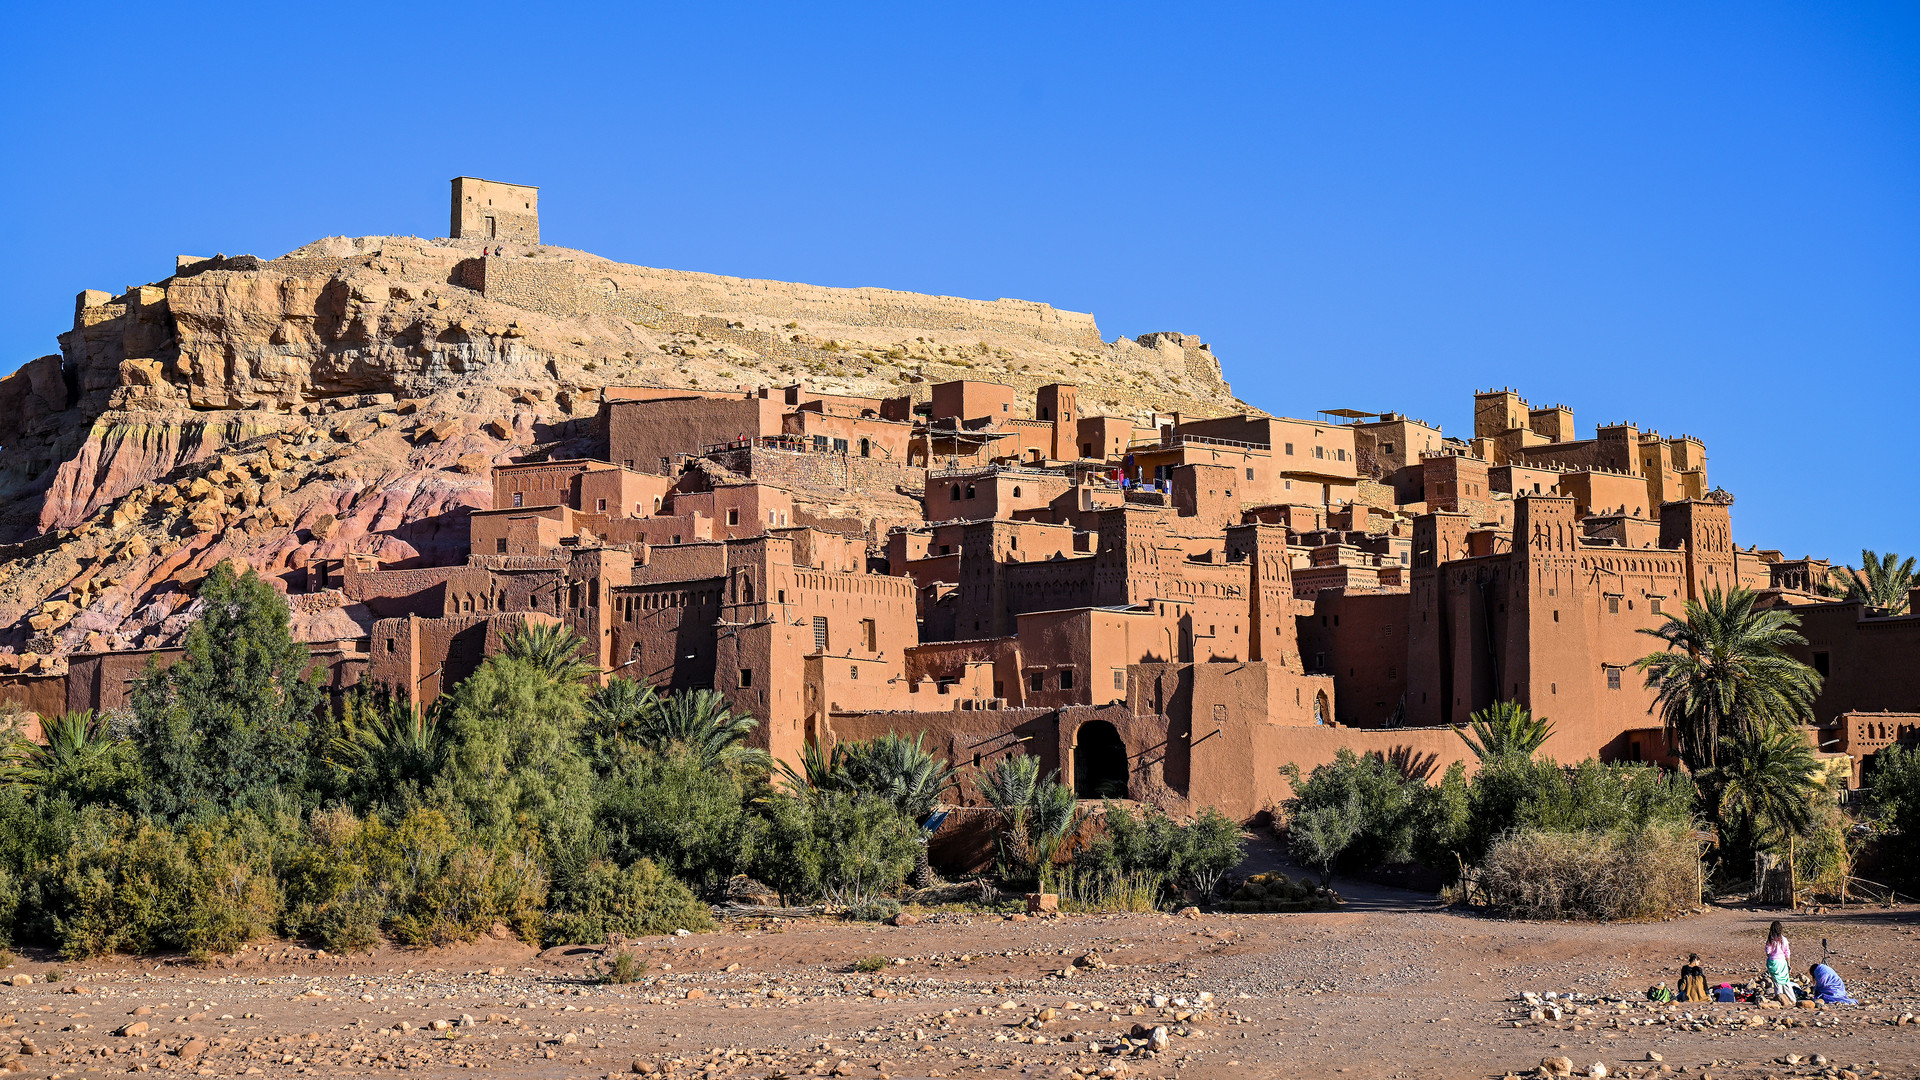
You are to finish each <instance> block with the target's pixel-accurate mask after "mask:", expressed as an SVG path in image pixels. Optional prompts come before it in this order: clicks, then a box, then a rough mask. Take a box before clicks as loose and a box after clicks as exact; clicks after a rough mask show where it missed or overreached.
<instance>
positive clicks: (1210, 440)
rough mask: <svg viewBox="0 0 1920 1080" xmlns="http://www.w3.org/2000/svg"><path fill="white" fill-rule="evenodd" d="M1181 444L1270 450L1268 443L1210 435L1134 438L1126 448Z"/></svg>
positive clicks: (1163, 446) (1179, 445)
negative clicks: (1217, 437) (1218, 437)
mask: <svg viewBox="0 0 1920 1080" xmlns="http://www.w3.org/2000/svg"><path fill="white" fill-rule="evenodd" d="M1182 446H1228V447H1233V448H1235V449H1240V450H1272V449H1273V446H1272V444H1270V443H1259V442H1242V441H1240V440H1239V439H1216V438H1214V437H1213V436H1211V435H1162V436H1161V437H1159V438H1158V439H1136V440H1134V441H1133V442H1130V443H1128V444H1127V449H1128V450H1177V449H1179V448H1180V447H1182Z"/></svg>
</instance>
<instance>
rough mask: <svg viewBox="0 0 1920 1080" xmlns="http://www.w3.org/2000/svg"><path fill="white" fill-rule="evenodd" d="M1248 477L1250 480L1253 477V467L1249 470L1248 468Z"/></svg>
mask: <svg viewBox="0 0 1920 1080" xmlns="http://www.w3.org/2000/svg"><path fill="white" fill-rule="evenodd" d="M1247 479H1249V480H1251V479H1253V470H1252V469H1248V470H1247Z"/></svg>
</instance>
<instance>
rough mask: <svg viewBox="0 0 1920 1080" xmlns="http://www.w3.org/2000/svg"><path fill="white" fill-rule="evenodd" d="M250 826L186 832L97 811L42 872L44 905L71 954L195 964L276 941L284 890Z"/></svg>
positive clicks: (216, 826)
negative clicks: (166, 955)
mask: <svg viewBox="0 0 1920 1080" xmlns="http://www.w3.org/2000/svg"><path fill="white" fill-rule="evenodd" d="M247 824H248V823H247V822H244V821H242V822H235V821H232V820H223V821H221V822H217V823H213V824H209V825H199V826H194V827H191V828H185V829H181V830H173V829H168V828H166V827H164V826H160V825H154V824H151V823H145V822H138V821H136V820H135V819H133V818H131V817H129V816H127V815H125V814H120V813H116V812H111V811H93V812H89V813H88V814H87V815H86V816H85V817H84V818H83V825H84V827H83V828H82V829H80V830H78V831H76V833H75V834H74V836H73V837H72V840H73V844H72V846H71V847H70V848H69V849H68V850H67V851H66V852H64V853H63V855H62V856H61V858H59V859H58V860H56V861H54V862H52V863H51V864H49V865H46V866H45V867H43V868H42V870H41V882H40V887H39V890H38V891H39V896H38V897H37V899H38V901H39V903H40V904H42V905H44V906H45V913H46V915H47V917H48V919H49V921H50V923H51V930H52V937H53V939H54V941H55V943H56V944H57V945H58V946H59V948H60V952H61V954H62V955H64V956H67V957H69V958H72V959H82V958H88V957H95V956H102V955H105V954H107V953H111V952H154V951H157V950H161V949H182V950H185V951H186V952H187V953H189V954H190V955H192V956H194V957H195V958H196V959H204V958H205V957H207V956H209V955H211V954H213V953H216V952H232V951H233V950H235V949H237V948H239V947H240V946H241V945H244V944H246V943H247V942H248V941H251V940H253V939H254V938H257V937H260V936H262V935H264V934H266V933H268V932H269V931H270V930H271V929H272V928H273V926H274V924H275V923H276V921H277V920H278V917H279V904H280V896H279V884H278V882H277V881H276V879H275V877H274V874H273V871H272V869H271V859H270V852H269V850H268V845H266V844H263V843H261V842H260V841H261V839H262V837H261V835H260V833H259V832H258V831H257V830H254V829H249V828H247V827H246V826H247Z"/></svg>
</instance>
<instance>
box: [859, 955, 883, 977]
mask: <svg viewBox="0 0 1920 1080" xmlns="http://www.w3.org/2000/svg"><path fill="white" fill-rule="evenodd" d="M888 963H889V961H888V960H887V958H886V957H884V956H880V955H878V954H875V955H873V956H863V957H861V958H860V959H858V960H855V961H854V962H853V970H855V971H858V972H862V973H864V974H867V975H872V974H873V973H875V972H877V971H882V970H884V969H885V968H886V966H887V964H888Z"/></svg>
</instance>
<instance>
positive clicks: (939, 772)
mask: <svg viewBox="0 0 1920 1080" xmlns="http://www.w3.org/2000/svg"><path fill="white" fill-rule="evenodd" d="M925 742H926V736H925V735H924V734H921V735H915V736H914V737H913V738H911V739H909V738H907V737H905V736H903V735H897V734H894V733H892V732H889V733H887V734H885V735H882V736H880V737H879V738H877V739H871V740H868V741H866V742H850V743H835V744H834V746H833V748H832V749H831V750H823V749H821V747H820V744H818V743H808V744H806V745H805V746H804V747H802V748H801V750H800V764H799V767H798V768H795V767H794V765H793V764H791V763H789V762H785V761H783V762H781V763H780V772H781V775H782V776H784V777H785V778H786V781H787V784H788V786H789V787H790V788H791V789H792V790H793V791H794V792H795V793H796V794H801V795H806V796H814V795H818V794H821V793H824V792H829V791H841V792H849V793H854V794H864V795H872V796H875V797H877V798H881V799H884V800H886V801H887V802H889V803H891V804H893V808H894V809H895V810H897V811H899V812H900V814H901V815H902V816H903V817H907V818H911V819H912V820H913V822H914V824H916V825H919V826H921V830H922V831H921V834H920V847H919V850H918V851H917V852H916V853H915V855H914V871H913V873H914V877H913V880H914V885H915V886H916V887H918V888H923V889H924V888H928V887H931V886H933V885H935V884H938V883H939V879H938V877H936V876H935V874H934V872H933V864H932V862H931V861H930V860H929V858H928V855H927V841H928V839H929V834H928V833H927V831H926V826H927V822H928V821H929V819H931V818H932V817H933V812H934V810H935V809H936V808H937V807H938V806H939V803H940V795H941V793H942V792H944V791H946V789H947V788H949V787H951V786H952V785H953V781H954V777H955V775H956V774H957V773H958V772H959V770H957V769H955V768H953V767H952V766H950V765H948V764H947V762H946V759H944V758H938V757H935V756H934V755H933V754H932V753H930V752H928V751H927V749H926V746H925Z"/></svg>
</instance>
